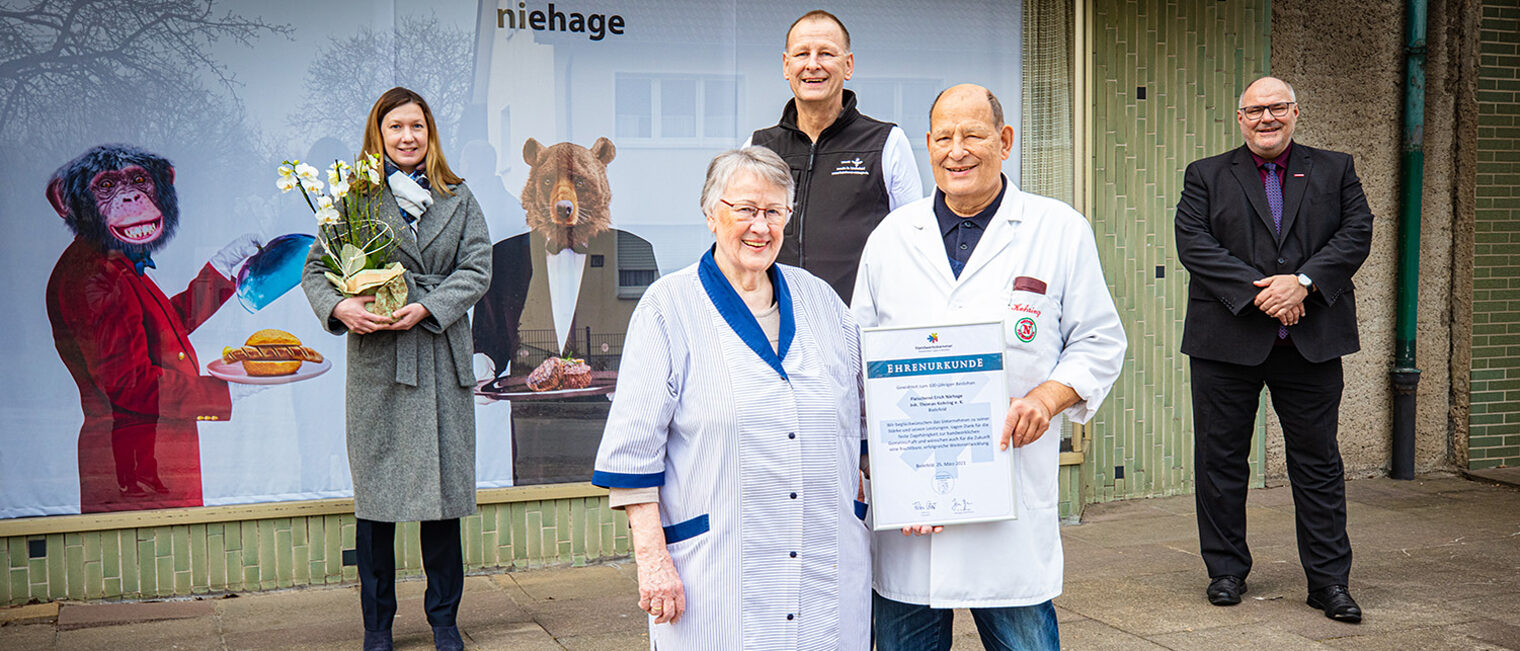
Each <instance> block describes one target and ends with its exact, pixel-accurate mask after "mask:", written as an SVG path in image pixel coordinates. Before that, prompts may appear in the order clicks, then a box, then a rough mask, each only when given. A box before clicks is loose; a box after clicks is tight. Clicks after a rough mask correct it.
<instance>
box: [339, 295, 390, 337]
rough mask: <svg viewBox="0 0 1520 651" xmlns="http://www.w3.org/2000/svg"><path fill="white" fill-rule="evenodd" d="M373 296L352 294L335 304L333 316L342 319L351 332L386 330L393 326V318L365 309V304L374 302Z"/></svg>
mask: <svg viewBox="0 0 1520 651" xmlns="http://www.w3.org/2000/svg"><path fill="white" fill-rule="evenodd" d="M374 301H375V297H373V296H350V297H348V298H345V299H343V300H341V301H338V304H337V305H335V306H333V311H332V315H333V318H335V319H337V320H339V321H342V322H343V325H344V326H345V327H347V328H348V331H349V332H353V333H356V334H361V335H367V334H369V333H371V332H374V331H376V330H384V329H386V328H389V327H390V326H391V320H390V319H387V318H385V317H383V316H380V315H378V314H374V313H372V312H370V311H369V310H366V309H364V306H365V304H367V303H373V302H374Z"/></svg>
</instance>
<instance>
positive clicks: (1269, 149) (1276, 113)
mask: <svg viewBox="0 0 1520 651" xmlns="http://www.w3.org/2000/svg"><path fill="white" fill-rule="evenodd" d="M1235 121H1236V123H1238V124H1239V125H1240V135H1241V136H1243V137H1244V138H1245V141H1246V146H1247V147H1249V148H1250V149H1251V152H1252V153H1254V154H1256V155H1257V156H1260V157H1262V158H1264V159H1266V160H1276V159H1277V158H1278V157H1279V156H1281V155H1282V153H1283V152H1285V151H1287V150H1288V147H1289V145H1290V144H1291V143H1292V141H1293V130H1294V129H1295V128H1296V127H1297V126H1298V100H1297V99H1296V98H1295V96H1294V95H1293V87H1292V86H1289V85H1288V82H1286V81H1283V80H1281V79H1278V78H1276V77H1262V78H1261V79H1257V80H1256V81H1253V82H1251V83H1250V85H1248V86H1246V90H1245V92H1244V93H1241V94H1240V103H1239V104H1237V105H1236V110H1235Z"/></svg>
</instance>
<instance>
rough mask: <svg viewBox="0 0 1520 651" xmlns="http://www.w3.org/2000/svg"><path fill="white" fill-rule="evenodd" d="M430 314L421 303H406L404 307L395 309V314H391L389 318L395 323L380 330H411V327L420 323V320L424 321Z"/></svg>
mask: <svg viewBox="0 0 1520 651" xmlns="http://www.w3.org/2000/svg"><path fill="white" fill-rule="evenodd" d="M430 314H432V312H429V311H428V309H427V307H426V306H424V305H423V304H421V303H407V304H406V305H403V306H401V307H398V308H396V311H395V312H391V318H392V319H395V320H396V322H395V323H392V324H390V325H388V326H385V327H384V328H382V329H383V330H411V329H412V326H414V325H417V324H418V323H421V322H422V320H423V319H426V318H427V317H428V315H430Z"/></svg>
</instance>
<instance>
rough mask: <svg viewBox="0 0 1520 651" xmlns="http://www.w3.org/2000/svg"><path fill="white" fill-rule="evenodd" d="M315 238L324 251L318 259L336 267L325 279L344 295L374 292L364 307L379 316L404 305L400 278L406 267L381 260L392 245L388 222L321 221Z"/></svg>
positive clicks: (386, 255)
mask: <svg viewBox="0 0 1520 651" xmlns="http://www.w3.org/2000/svg"><path fill="white" fill-rule="evenodd" d="M318 239H320V240H321V241H322V248H324V249H326V250H327V254H326V255H324V256H322V261H323V262H324V263H326V264H327V266H328V267H330V268H334V269H336V273H335V272H333V271H328V272H326V273H327V280H329V281H331V282H332V284H333V286H334V287H337V288H338V291H339V292H342V293H343V295H344V296H364V295H374V297H375V300H374V302H372V303H369V304H366V305H365V306H364V308H365V309H367V310H369V311H370V312H373V313H375V314H378V315H380V316H387V317H388V316H391V313H392V312H395V311H396V308H399V307H401V306H402V305H406V278H404V277H403V275H404V274H405V273H406V268H405V267H403V266H401V263H400V262H389V263H387V262H385V261H386V260H387V259H389V258H390V252H391V250H392V249H394V248H395V235H394V234H393V233H392V232H391V227H390V225H389V224H386V223H385V222H380V221H369V222H364V223H359V224H354V223H352V222H336V223H333V224H323V225H322V226H321V228H319V230H318ZM356 242H358V243H356ZM334 249H337V254H336V255H334V253H333V250H334ZM382 264H383V265H384V266H380V265H382Z"/></svg>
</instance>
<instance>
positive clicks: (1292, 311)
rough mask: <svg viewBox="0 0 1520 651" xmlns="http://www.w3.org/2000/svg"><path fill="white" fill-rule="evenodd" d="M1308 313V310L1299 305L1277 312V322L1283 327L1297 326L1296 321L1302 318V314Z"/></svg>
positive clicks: (1301, 304)
mask: <svg viewBox="0 0 1520 651" xmlns="http://www.w3.org/2000/svg"><path fill="white" fill-rule="evenodd" d="M1308 311H1309V310H1308V309H1306V308H1305V307H1304V304H1303V303H1299V304H1298V305H1295V306H1293V307H1290V308H1288V309H1286V310H1283V311H1281V312H1278V313H1277V320H1278V321H1279V322H1281V323H1282V324H1283V325H1285V326H1290V325H1298V320H1299V319H1302V318H1304V314H1306V313H1308Z"/></svg>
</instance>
